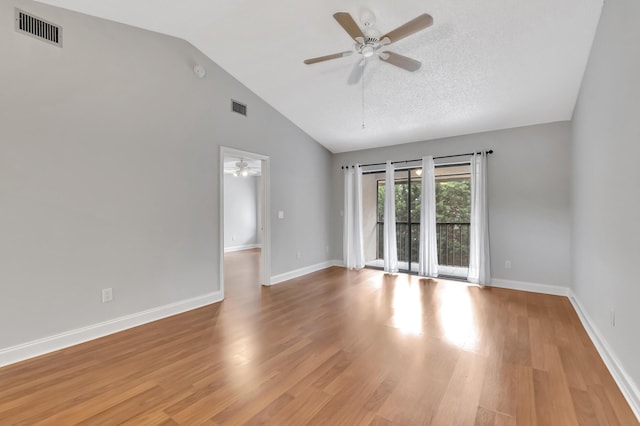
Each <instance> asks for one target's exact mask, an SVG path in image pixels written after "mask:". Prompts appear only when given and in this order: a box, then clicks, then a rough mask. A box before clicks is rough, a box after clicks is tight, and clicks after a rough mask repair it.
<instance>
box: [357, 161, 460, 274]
mask: <svg viewBox="0 0 640 426" xmlns="http://www.w3.org/2000/svg"><path fill="white" fill-rule="evenodd" d="M470 173H471V166H470V164H469V163H459V164H451V165H438V166H436V170H435V178H436V239H437V246H438V271H439V274H440V275H441V276H447V277H453V278H466V277H467V274H468V271H469V227H470V216H471V182H470V177H471V175H470ZM384 177H385V176H384V173H379V172H372V173H366V172H365V174H363V177H362V186H363V197H362V198H363V212H364V214H363V228H364V229H363V231H364V248H365V263H366V265H367V266H369V267H373V268H381V267H382V266H383V265H384V260H383V250H384V249H383V244H384V237H383V235H384V231H383V229H384V197H385V193H386V190H387V189H386V188H385V178H384ZM393 190H394V193H395V205H396V239H397V251H398V266H399V269H400V271H401V272H408V273H417V272H418V256H419V246H420V226H421V224H420V207H421V194H422V170H421V169H420V168H419V167H414V168H407V169H402V170H396V171H395V176H394V189H393Z"/></svg>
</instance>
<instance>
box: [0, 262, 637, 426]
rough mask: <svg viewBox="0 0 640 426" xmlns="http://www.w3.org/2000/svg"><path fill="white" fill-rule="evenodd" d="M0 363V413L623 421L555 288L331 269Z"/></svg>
mask: <svg viewBox="0 0 640 426" xmlns="http://www.w3.org/2000/svg"><path fill="white" fill-rule="evenodd" d="M257 255H258V254H257V252H256V251H250V252H244V253H243V252H239V253H232V254H230V255H229V256H228V259H227V262H226V264H227V268H226V270H227V271H228V275H227V280H226V281H227V287H226V293H227V299H226V300H225V301H224V302H222V303H218V304H216V305H212V306H208V307H204V308H201V309H197V310H194V311H191V312H188V313H185V314H182V315H178V316H175V317H172V318H168V319H165V320H161V321H157V322H155V323H152V324H148V325H145V326H141V327H138V328H135V329H131V330H128V331H125V332H122V333H119V334H116V335H112V336H108V337H105V338H102V339H98V340H94V341H92V342H88V343H86V344H82V345H79V346H76V347H73V348H69V349H66V350H63V351H60V352H57V353H54V354H49V355H46V356H43V357H40V358H37V359H33V360H29V361H25V362H22V363H19V364H15V365H13V366H9V367H5V368H3V369H0V424H1V425H13V424H29V425H31V424H40V423H42V424H52V425H71V424H76V423H84V424H107V425H111V424H121V423H124V424H133V425H140V424H165V425H174V424H185V425H195V424H210V425H214V424H243V423H250V424H263V423H269V424H278V425H302V424H318V425H357V424H365V425H366V424H371V425H389V424H402V425H421V424H431V425H449V424H456V425H458V424H459V425H474V424H476V425H516V424H518V425H533V424H538V425H574V424H583V425H596V424H602V425H605V424H610V425H634V424H638V423H637V421H636V419H635V418H634V416H633V414H632V412H631V410H630V408H629V406H628V405H627V404H626V402H625V400H624V398H623V397H622V395H621V393H620V391H619V390H618V388H617V387H616V385H615V383H614V382H613V380H612V378H611V376H610V375H609V373H608V371H607V369H606V368H605V366H604V364H603V363H602V361H601V359H600V358H599V356H598V354H597V352H596V350H595V349H594V347H593V345H592V343H591V342H590V340H589V338H588V337H587V335H586V333H585V331H584V329H583V328H582V326H581V324H580V322H579V320H578V318H577V316H576V314H575V312H574V310H573V309H572V307H571V304H570V303H569V301H568V300H567V299H566V298H564V297H556V296H546V295H539V294H533V293H524V292H518V291H510V290H502V289H489V288H487V289H483V288H479V287H474V286H467V285H465V284H464V283H459V282H447V281H433V280H421V279H418V278H417V277H408V276H406V275H398V276H385V275H384V274H383V273H381V272H379V271H373V270H364V271H346V270H344V269H342V268H330V269H327V270H324V271H320V272H317V273H314V274H311V275H308V276H305V277H302V278H300V279H296V280H293V281H291V282H289V283H283V284H279V285H277V286H274V287H271V288H261V287H259V286H258V285H257V284H256V282H257V272H256V269H255V266H254V265H256V264H257Z"/></svg>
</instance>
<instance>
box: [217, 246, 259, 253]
mask: <svg viewBox="0 0 640 426" xmlns="http://www.w3.org/2000/svg"><path fill="white" fill-rule="evenodd" d="M256 248H262V244H245V245H242V246H233V247H225V248H224V252H225V253H230V252H232V251H241V250H249V249H256Z"/></svg>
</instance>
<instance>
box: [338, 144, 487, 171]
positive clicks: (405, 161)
mask: <svg viewBox="0 0 640 426" xmlns="http://www.w3.org/2000/svg"><path fill="white" fill-rule="evenodd" d="M482 152H483V151H478V152H467V153H466V154H452V155H441V156H439V157H433V159H434V160H438V159H440V158H453V157H464V156H467V155H473V154H482ZM484 152H486V153H487V154H493V150H492V149H490V150H488V151H484ZM415 161H422V158H418V159H416V160H399V161H392V162H391V164H400V163H413V162H415ZM385 164H387V163H386V162H385V163H369V164H360V167H368V166H384V165H385ZM349 167H355V166H342V167H341V168H342V169H348V168H349Z"/></svg>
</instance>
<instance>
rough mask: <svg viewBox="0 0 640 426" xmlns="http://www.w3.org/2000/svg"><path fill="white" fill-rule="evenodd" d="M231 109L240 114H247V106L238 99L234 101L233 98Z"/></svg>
mask: <svg viewBox="0 0 640 426" xmlns="http://www.w3.org/2000/svg"><path fill="white" fill-rule="evenodd" d="M231 111H233V112H237V113H238V114H242V115H245V116H246V115H247V106H246V105H245V104H241V103H240V102H238V101H234V100H233V99H231Z"/></svg>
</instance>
